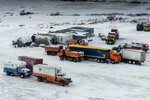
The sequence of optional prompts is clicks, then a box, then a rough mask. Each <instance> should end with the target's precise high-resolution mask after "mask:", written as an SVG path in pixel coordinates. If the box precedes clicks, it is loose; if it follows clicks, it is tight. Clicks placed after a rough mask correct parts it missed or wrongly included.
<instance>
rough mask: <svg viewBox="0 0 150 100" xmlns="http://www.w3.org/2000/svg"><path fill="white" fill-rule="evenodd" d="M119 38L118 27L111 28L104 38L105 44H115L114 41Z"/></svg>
mask: <svg viewBox="0 0 150 100" xmlns="http://www.w3.org/2000/svg"><path fill="white" fill-rule="evenodd" d="M117 39H119V32H118V29H112V30H111V32H110V33H108V36H107V38H106V44H115V41H116V40H117Z"/></svg>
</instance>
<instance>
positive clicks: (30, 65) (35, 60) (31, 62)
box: [18, 56, 43, 71]
mask: <svg viewBox="0 0 150 100" xmlns="http://www.w3.org/2000/svg"><path fill="white" fill-rule="evenodd" d="M18 59H19V60H20V61H25V62H26V63H27V65H26V66H27V68H29V69H30V70H31V71H33V65H36V64H43V59H41V58H32V57H28V56H19V57H18Z"/></svg>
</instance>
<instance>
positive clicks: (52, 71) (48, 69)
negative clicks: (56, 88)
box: [33, 64, 72, 86]
mask: <svg viewBox="0 0 150 100" xmlns="http://www.w3.org/2000/svg"><path fill="white" fill-rule="evenodd" d="M33 75H34V76H36V77H37V80H38V81H39V82H45V83H47V82H52V83H57V84H59V85H61V86H65V85H68V84H69V83H71V82H72V81H71V78H66V77H65V75H66V74H65V73H62V72H61V68H60V67H53V66H50V65H46V64H37V65H34V66H33Z"/></svg>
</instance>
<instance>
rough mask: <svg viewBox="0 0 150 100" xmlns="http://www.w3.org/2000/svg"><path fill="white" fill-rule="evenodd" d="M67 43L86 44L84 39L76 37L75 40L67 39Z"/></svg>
mask: <svg viewBox="0 0 150 100" xmlns="http://www.w3.org/2000/svg"><path fill="white" fill-rule="evenodd" d="M66 43H67V44H79V45H88V41H87V40H86V39H77V40H67V42H66Z"/></svg>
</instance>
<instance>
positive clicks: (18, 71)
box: [4, 61, 32, 78]
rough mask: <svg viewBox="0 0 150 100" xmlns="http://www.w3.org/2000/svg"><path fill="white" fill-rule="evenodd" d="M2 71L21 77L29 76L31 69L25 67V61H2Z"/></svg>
mask: <svg viewBox="0 0 150 100" xmlns="http://www.w3.org/2000/svg"><path fill="white" fill-rule="evenodd" d="M4 72H6V74H7V75H11V76H20V77H21V78H25V77H30V76H31V74H32V73H31V70H30V69H28V68H26V62H23V61H6V62H5V63H4Z"/></svg>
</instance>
